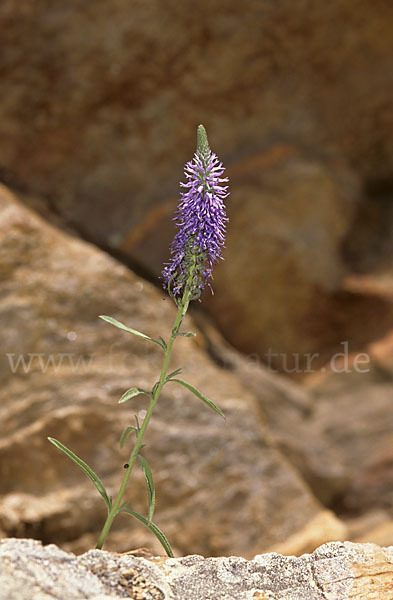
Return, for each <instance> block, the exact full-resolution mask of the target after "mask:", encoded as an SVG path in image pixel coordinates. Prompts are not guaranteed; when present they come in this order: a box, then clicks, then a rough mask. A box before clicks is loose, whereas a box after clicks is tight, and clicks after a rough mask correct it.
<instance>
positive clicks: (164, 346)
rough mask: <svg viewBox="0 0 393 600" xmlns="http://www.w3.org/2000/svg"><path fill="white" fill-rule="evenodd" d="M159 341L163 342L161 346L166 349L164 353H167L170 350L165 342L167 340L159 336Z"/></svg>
mask: <svg viewBox="0 0 393 600" xmlns="http://www.w3.org/2000/svg"><path fill="white" fill-rule="evenodd" d="M158 339H159V341H160V342H161V346H162V347H163V349H164V352H166V351H167V349H168V346H167V344H166V341H165V340H164V338H163V337H161V336H160V335H159V336H158Z"/></svg>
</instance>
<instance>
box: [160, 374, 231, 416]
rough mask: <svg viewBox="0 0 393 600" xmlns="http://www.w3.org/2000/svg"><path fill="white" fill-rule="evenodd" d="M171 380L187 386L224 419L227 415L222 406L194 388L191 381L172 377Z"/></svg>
mask: <svg viewBox="0 0 393 600" xmlns="http://www.w3.org/2000/svg"><path fill="white" fill-rule="evenodd" d="M170 381H174V382H176V383H180V385H182V386H183V387H185V388H187V389H188V390H189V391H190V392H192V393H193V394H194V395H195V396H196V397H197V398H199V399H200V400H202V402H204V403H205V404H207V405H208V406H210V408H212V409H213V410H214V411H215V412H216V413H217V414H218V415H220V417H222V418H223V419H225V415H224V413H223V412H222V410H221V409H220V408H218V406H216V405H215V404H214V402H212V401H211V400H209V399H208V398H206V396H204V395H203V394H201V392H198V390H197V389H196V388H194V386H193V385H191V384H189V383H186V382H185V381H183V380H182V379H170Z"/></svg>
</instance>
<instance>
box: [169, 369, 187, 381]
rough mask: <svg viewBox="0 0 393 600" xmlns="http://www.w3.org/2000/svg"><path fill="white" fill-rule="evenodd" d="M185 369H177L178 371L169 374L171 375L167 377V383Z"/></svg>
mask: <svg viewBox="0 0 393 600" xmlns="http://www.w3.org/2000/svg"><path fill="white" fill-rule="evenodd" d="M182 370H183V369H181V368H180V369H176V371H172V373H169V375H167V376H166V377H165V382H167V381H169V380H170V379H172V377H175V375H179V373H181V372H182Z"/></svg>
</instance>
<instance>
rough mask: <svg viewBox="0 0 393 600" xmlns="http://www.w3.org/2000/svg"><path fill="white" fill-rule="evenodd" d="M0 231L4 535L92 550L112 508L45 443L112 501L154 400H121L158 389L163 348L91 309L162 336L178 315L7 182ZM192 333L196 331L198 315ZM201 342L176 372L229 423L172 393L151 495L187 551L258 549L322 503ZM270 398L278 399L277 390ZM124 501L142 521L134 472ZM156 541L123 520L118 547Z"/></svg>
mask: <svg viewBox="0 0 393 600" xmlns="http://www.w3.org/2000/svg"><path fill="white" fill-rule="evenodd" d="M0 235H1V244H0V254H1V256H0V264H1V289H2V302H1V307H0V325H1V328H2V348H3V356H2V358H1V372H0V374H1V382H2V386H1V390H2V391H1V395H2V402H1V408H0V410H1V423H2V432H3V434H2V435H3V437H2V440H1V442H0V465H1V466H0V494H1V500H0V529H1V530H2V531H4V533H5V534H6V535H9V536H18V537H19V536H26V535H28V536H29V535H31V536H33V537H38V538H40V539H43V540H44V541H45V542H57V543H62V544H67V545H68V546H67V547H69V548H74V549H77V550H78V551H82V550H84V549H86V548H89V547H91V546H92V545H94V543H95V542H96V539H97V534H98V532H99V529H100V527H102V524H103V520H104V517H105V514H104V513H105V507H104V504H103V503H102V501H101V498H100V497H99V496H98V494H97V493H96V490H95V489H94V487H93V486H92V485H91V483H90V482H89V481H88V480H87V479H86V478H85V476H84V475H83V474H82V473H80V472H79V471H78V469H77V467H76V466H75V465H74V464H73V463H72V462H71V461H69V460H68V459H67V458H66V457H64V456H63V455H62V454H61V453H60V452H59V451H58V450H56V449H55V448H54V447H52V446H51V445H50V444H49V442H48V441H47V436H52V437H55V438H57V439H59V440H60V441H61V442H63V443H64V444H65V445H67V446H69V447H70V448H71V449H73V451H74V452H76V453H77V454H78V455H79V456H81V457H82V458H83V459H84V460H86V462H88V463H89V464H90V465H91V467H92V468H93V469H95V470H96V471H97V472H98V473H99V475H100V477H101V478H102V479H103V481H104V482H105V484H106V486H107V487H108V489H109V491H110V493H115V492H116V490H117V489H118V486H119V484H120V480H121V477H122V474H123V464H124V463H125V462H126V461H127V458H128V450H120V448H119V445H118V440H119V438H120V435H121V433H122V431H123V430H124V428H125V426H126V425H129V424H132V421H133V415H134V414H135V413H138V414H140V411H141V410H143V409H145V407H146V403H145V402H144V400H143V399H142V398H141V397H139V398H135V399H134V400H133V401H132V402H130V403H128V405H127V404H124V405H120V406H119V405H118V404H117V400H118V398H119V397H120V395H121V393H122V392H124V390H125V389H127V388H128V387H131V386H133V385H140V386H142V387H147V386H149V387H151V385H152V384H153V382H154V380H155V379H156V378H157V376H158V373H159V369H160V365H161V359H162V357H161V354H160V350H159V349H158V348H157V350H156V349H155V346H154V345H153V344H150V345H149V344H148V345H146V343H145V342H142V341H140V340H138V339H137V338H134V337H133V336H130V335H127V334H126V333H123V332H119V331H118V330H116V329H115V328H113V327H111V326H109V325H108V324H106V323H103V322H101V321H100V320H99V319H98V318H97V316H98V315H99V314H111V315H113V316H115V317H117V318H119V319H120V320H122V321H125V322H126V323H128V324H129V325H130V326H133V327H135V328H137V329H139V330H141V331H145V332H146V333H148V334H151V335H161V334H162V335H164V336H166V335H167V334H168V331H169V330H170V327H171V324H172V320H173V318H174V307H173V306H172V305H171V304H170V302H169V301H165V302H164V301H162V299H161V295H160V294H159V293H158V292H157V291H156V290H154V289H153V288H152V286H150V285H149V284H147V283H146V282H144V281H143V280H141V279H140V278H138V277H136V276H135V275H134V274H132V273H131V272H129V271H128V270H127V269H126V268H125V267H123V266H121V265H119V264H118V263H117V262H116V261H114V260H113V259H111V258H110V257H108V256H107V255H105V254H104V253H102V252H101V251H98V250H96V249H95V248H93V247H91V246H89V245H88V244H86V243H83V242H81V241H79V240H76V239H73V238H71V237H69V236H67V235H65V234H64V233H60V232H58V231H57V230H55V229H54V228H52V227H51V226H49V225H47V224H45V223H44V222H42V220H41V219H40V218H38V217H37V216H35V215H34V214H33V213H31V212H30V211H28V210H27V209H25V208H23V207H22V205H20V204H19V203H18V202H17V201H16V200H15V198H14V197H13V196H12V195H11V194H10V193H9V192H8V191H7V190H5V189H4V188H2V189H1V195H0ZM185 327H186V328H188V329H192V328H193V327H195V324H194V323H192V322H191V320H190V319H188V320H187V323H186V324H185ZM203 344H204V338H203V337H202V336H201V335H198V336H197V338H195V340H194V339H191V340H190V339H185V338H184V339H182V340H179V342H177V343H176V345H175V352H174V359H173V368H176V367H178V366H181V365H182V366H183V368H184V378H185V379H186V380H189V381H190V382H191V383H193V384H194V385H195V386H196V387H197V388H198V389H200V390H202V391H203V392H204V393H206V394H207V395H208V396H209V397H211V398H212V399H213V400H214V402H216V403H217V404H218V405H219V406H221V408H222V409H223V410H224V412H225V414H226V421H225V422H223V421H222V419H220V417H218V416H217V415H216V414H215V413H213V412H212V411H210V410H209V409H208V408H207V407H206V406H205V405H204V404H202V403H200V402H198V400H197V399H196V398H194V397H193V396H191V397H190V395H189V394H188V393H186V391H185V390H184V391H183V388H181V389H178V388H176V387H175V386H174V385H173V386H172V387H170V386H169V385H168V386H167V388H165V390H164V393H163V395H162V399H161V401H160V403H159V405H158V407H157V412H156V414H155V416H154V418H153V421H152V423H151V426H150V428H149V432H148V436H147V439H146V444H147V447H146V449H145V454H146V457H147V458H148V460H149V461H150V463H151V464H152V466H153V472H154V475H155V481H156V487H157V511H156V520H157V523H158V524H159V525H160V526H161V527H162V528H163V530H165V532H166V534H167V536H168V538H169V539H170V540H171V542H172V543H173V546H174V548H175V550H176V551H177V552H178V553H185V552H186V551H187V550H188V549H191V550H192V551H193V552H199V553H203V554H213V555H214V554H230V553H236V552H237V553H239V554H244V555H250V553H252V552H254V553H255V552H258V551H261V549H262V550H263V548H268V547H272V546H273V545H275V544H278V543H281V542H284V541H285V540H286V539H287V538H288V537H289V536H292V535H294V534H296V533H300V532H302V531H303V530H304V529H305V528H306V527H307V526H308V523H309V522H310V520H312V519H316V518H317V517H318V515H320V514H321V513H322V509H321V506H320V505H319V503H318V502H317V501H316V500H315V498H314V496H313V495H312V494H311V492H310V490H309V488H308V487H307V485H306V484H305V483H304V482H303V480H302V479H301V477H300V476H299V474H298V473H297V472H296V471H295V469H294V468H293V467H292V466H291V465H290V464H289V462H287V460H286V459H285V458H284V457H283V455H282V454H281V453H280V452H279V450H278V448H277V447H276V444H275V443H274V442H273V441H272V439H271V436H270V435H269V434H268V432H267V429H266V425H265V421H264V419H265V417H264V415H263V411H262V410H261V408H260V406H259V405H258V403H257V400H256V397H255V396H254V395H253V393H252V391H251V390H248V389H246V388H245V387H244V385H243V384H242V381H241V379H240V378H239V377H238V376H237V375H236V374H235V373H230V372H229V371H228V370H223V369H220V368H219V367H218V366H216V365H215V364H214V363H213V362H212V360H211V359H210V358H209V357H208V355H207V354H206V351H205V349H204V346H203ZM23 361H25V362H24V363H23ZM272 386H273V383H272V382H271V383H270V397H271V396H272V394H274V386H273V387H272ZM276 394H277V397H281V398H282V396H283V390H282V389H280V388H279V386H278V387H277V391H276ZM288 401H289V403H290V402H291V401H290V400H288ZM128 498H129V501H130V506H131V507H133V508H134V509H135V510H138V511H139V512H142V513H145V512H146V490H145V487H144V481H143V476H142V474H141V473H140V472H138V471H137V470H136V471H135V473H134V476H133V479H132V484H131V485H130V488H129V490H128ZM331 523H332V527H331V528H330V533H327V532H326V526H325V528H324V529H323V528H321V535H322V538H321V537H319V538H318V542H317V543H319V542H320V541H322V540H326V539H332V538H333V539H334V538H335V536H336V534H337V522H336V521H335V520H334V519H332V521H331ZM325 525H326V521H325ZM326 536H327V537H326ZM317 537H318V536H317ZM154 543H155V542H154V540H153V539H152V537H151V536H150V534H149V533H148V532H146V534H145V531H144V530H143V529H142V530H141V529H140V526H139V525H136V524H134V523H133V522H132V521H129V520H127V519H125V518H123V519H119V521H118V522H117V524H116V526H115V528H114V531H113V536H110V537H109V541H108V548H113V549H117V550H128V549H130V548H133V547H139V546H143V545H144V546H146V545H147V546H151V547H153V548H155V551H158V549H159V548H158V547H157V546H154ZM302 544H304V538H303V539H302V541H301V543H300V545H299V547H303V546H302ZM308 548H309V546H308Z"/></svg>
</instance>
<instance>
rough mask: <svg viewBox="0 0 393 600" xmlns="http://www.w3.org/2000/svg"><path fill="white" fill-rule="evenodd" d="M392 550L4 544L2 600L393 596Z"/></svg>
mask: <svg viewBox="0 0 393 600" xmlns="http://www.w3.org/2000/svg"><path fill="white" fill-rule="evenodd" d="M392 562H393V550H392V548H380V547H379V546H376V545H374V544H351V543H349V542H345V543H330V544H325V545H323V546H321V547H320V548H318V549H317V550H315V552H314V553H313V554H305V555H304V556H301V557H300V558H295V557H293V556H282V555H280V554H277V553H270V554H260V555H257V556H255V558H254V559H253V560H245V559H244V558H241V557H236V556H231V557H226V558H222V557H221V558H203V557H202V556H198V555H191V556H185V557H183V558H178V559H166V560H165V559H163V558H158V557H157V558H151V559H150V558H148V559H146V558H140V557H135V556H132V555H129V554H123V555H119V554H112V553H110V552H105V551H100V550H91V551H89V552H87V553H86V554H83V555H82V556H79V557H76V556H75V555H73V554H68V553H66V552H64V551H62V550H60V549H59V548H57V547H56V546H55V545H50V546H44V547H43V546H41V544H40V543H39V542H36V541H33V540H16V539H9V540H3V541H1V542H0V565H1V571H0V583H1V586H0V599H1V600H30V599H31V598H34V599H35V600H44V599H46V600H50V599H51V598H53V599H56V600H74V598H80V597H82V596H83V598H94V599H95V600H109V599H110V598H124V597H125V596H127V597H129V598H134V600H137V599H142V598H146V599H151V600H153V599H154V600H189V599H190V598H193V600H207V599H210V598H217V599H218V598H222V599H223V600H224V599H225V600H248V599H251V598H252V599H254V600H267V599H270V600H280V599H284V598H285V600H299V599H300V598H302V599H303V598H307V600H325V599H326V598H329V600H350V599H355V598H367V599H370V600H371V599H373V598H375V599H376V600H377V599H381V598H383V599H384V600H390V599H392V598H393V592H392V586H391V580H392Z"/></svg>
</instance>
